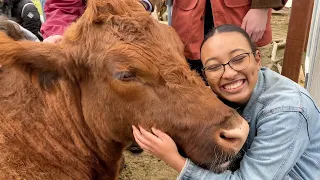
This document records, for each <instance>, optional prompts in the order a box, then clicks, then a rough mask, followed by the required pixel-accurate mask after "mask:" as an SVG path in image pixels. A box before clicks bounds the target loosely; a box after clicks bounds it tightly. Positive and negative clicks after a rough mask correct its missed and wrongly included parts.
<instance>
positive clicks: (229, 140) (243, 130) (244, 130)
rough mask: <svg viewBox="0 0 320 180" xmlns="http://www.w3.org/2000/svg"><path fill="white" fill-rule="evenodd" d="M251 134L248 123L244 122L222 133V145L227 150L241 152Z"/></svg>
mask: <svg viewBox="0 0 320 180" xmlns="http://www.w3.org/2000/svg"><path fill="white" fill-rule="evenodd" d="M248 132H249V125H248V123H247V122H246V121H245V120H243V121H242V123H241V124H240V125H238V126H236V127H234V128H232V129H224V130H221V131H220V145H221V146H222V147H223V148H225V149H232V150H234V151H240V149H241V148H242V146H243V144H244V143H245V141H246V139H247V136H248Z"/></svg>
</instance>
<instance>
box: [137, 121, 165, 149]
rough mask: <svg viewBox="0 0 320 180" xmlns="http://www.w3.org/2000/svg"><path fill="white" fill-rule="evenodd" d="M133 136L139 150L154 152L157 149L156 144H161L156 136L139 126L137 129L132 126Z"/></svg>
mask: <svg viewBox="0 0 320 180" xmlns="http://www.w3.org/2000/svg"><path fill="white" fill-rule="evenodd" d="M132 129H133V135H134V137H135V139H136V141H137V143H138V144H139V145H140V146H141V148H143V149H145V150H147V151H151V152H154V151H155V149H156V148H157V146H158V145H157V144H158V143H159V142H162V141H161V139H159V138H158V137H157V136H155V135H153V134H152V133H150V132H148V131H146V130H145V129H144V128H142V127H141V126H139V129H138V128H136V127H135V126H132Z"/></svg>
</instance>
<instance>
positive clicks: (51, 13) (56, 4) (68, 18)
mask: <svg viewBox="0 0 320 180" xmlns="http://www.w3.org/2000/svg"><path fill="white" fill-rule="evenodd" d="M84 9H85V1H82V0H46V3H45V5H44V11H45V12H46V22H45V23H43V24H42V27H41V33H42V35H43V37H44V38H46V37H48V36H51V35H62V34H63V32H64V30H65V28H66V27H68V26H69V25H70V23H72V22H73V21H74V20H76V19H77V18H79V17H80V16H81V15H82V14H83V12H84Z"/></svg>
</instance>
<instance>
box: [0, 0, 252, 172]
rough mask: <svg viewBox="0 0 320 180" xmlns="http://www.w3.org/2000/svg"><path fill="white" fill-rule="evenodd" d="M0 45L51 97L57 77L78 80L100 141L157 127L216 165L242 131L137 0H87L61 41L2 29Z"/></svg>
mask: <svg viewBox="0 0 320 180" xmlns="http://www.w3.org/2000/svg"><path fill="white" fill-rule="evenodd" d="M0 49H1V58H0V64H4V65H10V64H13V65H16V66H19V67H23V68H21V69H23V70H24V71H28V72H32V74H38V77H39V78H38V80H39V84H40V86H39V87H41V88H43V89H44V90H45V91H48V92H49V93H51V96H52V94H54V92H56V89H57V87H56V86H54V84H55V83H57V82H59V81H63V82H70V83H72V84H76V85H77V86H76V87H77V91H76V92H77V93H76V96H77V97H76V99H77V98H78V99H79V101H80V104H81V109H82V116H83V119H84V121H85V122H86V124H87V127H88V128H89V129H90V132H92V134H93V136H94V137H95V138H96V142H97V143H98V146H101V147H103V146H104V145H103V144H105V143H106V142H117V143H120V144H128V143H129V142H130V141H132V140H133V137H132V129H131V125H132V124H134V125H138V124H140V125H142V126H143V127H145V128H150V127H151V126H155V127H157V128H159V129H161V130H163V131H165V132H167V133H168V134H169V135H170V136H172V137H173V139H174V140H175V142H176V143H177V145H178V146H179V147H180V148H181V149H183V150H184V151H185V153H186V155H187V156H188V157H190V158H191V159H193V160H194V161H195V162H196V163H199V164H200V165H203V166H206V167H210V166H211V167H217V169H216V170H218V169H219V167H222V166H220V165H221V164H223V163H224V162H226V161H228V160H230V159H229V158H230V157H232V156H234V155H235V154H236V153H237V152H238V151H239V150H240V148H241V147H242V145H243V143H244V141H245V138H246V137H247V133H248V125H247V123H246V121H245V120H244V119H242V118H241V117H240V116H239V115H238V114H237V113H236V112H235V111H234V110H233V109H231V108H229V107H227V106H226V105H224V104H223V103H222V102H220V101H219V100H218V99H217V97H216V96H215V95H214V94H213V93H212V91H211V90H210V88H208V87H206V86H205V85H204V83H203V82H202V80H201V78H200V77H199V76H198V75H197V74H196V73H195V72H193V71H191V70H190V69H189V67H188V65H187V63H186V61H185V58H184V56H183V45H182V43H181V41H180V40H179V38H178V36H177V34H176V33H175V32H174V31H173V30H172V29H171V28H169V27H168V26H166V25H162V24H159V23H158V22H157V21H156V20H154V19H153V18H152V17H150V15H149V13H147V12H146V11H145V10H144V8H143V6H141V4H140V3H139V2H138V1H137V0H95V1H88V6H87V9H86V11H85V13H84V15H83V16H82V17H81V18H80V19H79V20H78V21H77V22H76V23H74V24H72V25H71V26H70V27H69V29H68V30H67V31H66V33H65V34H64V39H63V40H62V41H61V43H60V44H46V43H35V42H27V41H24V42H15V41H12V40H9V39H8V38H6V36H5V35H3V34H1V36H0ZM61 90H63V89H61Z"/></svg>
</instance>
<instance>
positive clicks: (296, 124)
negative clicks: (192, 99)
mask: <svg viewBox="0 0 320 180" xmlns="http://www.w3.org/2000/svg"><path fill="white" fill-rule="evenodd" d="M256 133H257V134H256V137H255V138H254V139H253V142H252V144H251V147H250V148H249V149H248V151H247V153H246V154H245V155H244V157H243V159H242V161H241V164H240V168H239V169H238V170H237V171H235V172H231V171H226V172H224V173H221V174H215V173H213V172H211V171H208V170H205V169H202V168H200V167H198V166H196V165H195V164H194V163H192V162H191V161H190V160H187V162H186V164H185V166H184V168H183V170H182V171H181V173H180V175H179V177H178V179H182V180H191V179H194V180H200V179H210V180H212V179H230V180H231V179H233V180H236V179H245V180H248V179H254V180H259V179H261V180H269V179H270V180H271V179H275V180H278V179H284V177H285V176H286V175H287V174H288V173H289V171H290V170H291V169H292V167H293V166H294V165H295V163H296V162H297V160H298V159H299V158H300V156H301V155H302V154H303V152H304V151H305V149H306V148H307V146H308V144H309V136H308V130H307V121H306V119H305V118H304V117H303V116H302V114H301V113H299V112H296V111H292V112H290V111H286V112H283V111H282V110H281V108H280V109H273V110H272V111H269V112H267V113H264V114H263V115H261V116H260V117H259V120H258V122H257V131H256Z"/></svg>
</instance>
